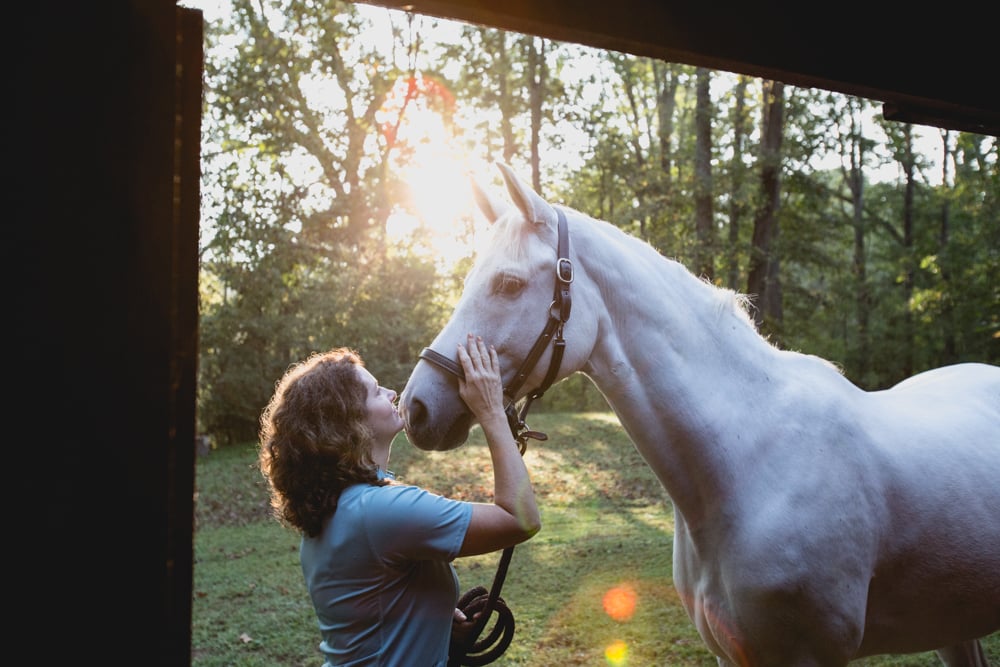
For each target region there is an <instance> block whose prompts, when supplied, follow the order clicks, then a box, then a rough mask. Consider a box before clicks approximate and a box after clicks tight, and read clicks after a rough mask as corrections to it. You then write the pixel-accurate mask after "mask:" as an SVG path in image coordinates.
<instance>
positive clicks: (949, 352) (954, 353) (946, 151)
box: [938, 130, 958, 364]
mask: <svg viewBox="0 0 1000 667" xmlns="http://www.w3.org/2000/svg"><path fill="white" fill-rule="evenodd" d="M941 143H942V145H943V152H942V159H941V190H942V192H943V193H944V201H942V202H941V230H940V232H939V234H938V264H939V266H940V268H941V294H942V300H941V321H942V325H943V328H944V341H943V345H942V350H941V353H942V360H941V361H942V363H943V364H953V363H955V362H956V361H958V346H957V345H956V344H955V313H954V307H953V304H952V298H951V258H950V256H949V248H948V246H949V243H950V240H951V196H950V192H951V189H952V188H953V187H954V184H951V183H950V179H949V176H948V164H949V162H950V161H951V160H952V156H953V151H952V148H951V145H950V144H951V133H950V132H948V131H947V130H944V131H942V132H941Z"/></svg>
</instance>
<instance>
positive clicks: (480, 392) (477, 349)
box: [458, 333, 503, 421]
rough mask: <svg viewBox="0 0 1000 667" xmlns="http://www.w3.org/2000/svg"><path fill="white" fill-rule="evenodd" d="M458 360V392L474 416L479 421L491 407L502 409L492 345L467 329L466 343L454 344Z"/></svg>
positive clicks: (497, 360)
mask: <svg viewBox="0 0 1000 667" xmlns="http://www.w3.org/2000/svg"><path fill="white" fill-rule="evenodd" d="M458 361H459V363H461V364H462V370H463V371H464V372H465V380H464V381H463V380H459V381H458V392H459V395H460V396H461V397H462V400H463V401H465V404H466V405H468V406H469V409H470V410H472V413H473V414H474V415H476V418H477V419H479V421H482V420H483V418H484V417H485V416H486V415H487V414H488V413H490V412H492V411H499V412H501V413H502V412H503V385H502V381H501V379H500V359H499V358H498V357H497V351H496V349H495V348H494V347H493V346H492V345H487V344H486V343H484V342H483V339H482V337H481V336H474V335H473V334H471V333H470V334H469V338H468V341H467V342H466V345H459V346H458Z"/></svg>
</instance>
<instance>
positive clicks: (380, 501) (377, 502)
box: [299, 484, 472, 667]
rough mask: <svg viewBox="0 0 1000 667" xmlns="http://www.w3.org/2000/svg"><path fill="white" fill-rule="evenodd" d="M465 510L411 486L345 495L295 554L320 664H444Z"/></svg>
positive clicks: (364, 488)
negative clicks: (323, 659)
mask: <svg viewBox="0 0 1000 667" xmlns="http://www.w3.org/2000/svg"><path fill="white" fill-rule="evenodd" d="M471 519H472V505H471V504H469V503H466V502H461V501H458V500H451V499H449V498H444V497H443V496H439V495H436V494H433V493H430V492H429V491H426V490H424V489H421V488H419V487H416V486H405V485H389V486H372V485H369V484H357V485H354V486H351V487H348V488H346V489H344V491H343V492H342V493H341V495H340V500H339V502H338V504H337V511H336V512H335V513H334V514H333V516H332V517H331V518H330V519H329V520H328V521H327V523H326V526H325V527H324V528H323V532H322V534H321V535H319V537H315V538H310V537H305V538H303V540H302V545H301V549H300V552H299V557H300V561H301V563H302V573H303V574H304V575H305V581H306V587H307V588H308V589H309V595H310V597H311V598H312V603H313V607H314V608H315V610H316V617H317V618H318V620H319V629H320V633H321V634H322V637H323V641H322V642H321V643H320V650H321V651H322V652H323V654H324V656H325V657H326V663H325V664H324V667H347V666H350V667H359V666H361V665H364V666H369V665H371V666H375V665H378V666H380V667H438V666H441V667H443V666H444V665H446V664H447V661H448V644H449V641H450V639H451V625H452V617H453V614H454V610H455V605H456V604H458V597H459V588H458V576H457V575H456V574H455V570H454V568H453V567H452V565H451V561H452V560H453V559H454V558H455V556H457V555H458V551H459V549H460V548H461V547H462V541H463V540H464V539H465V532H466V530H467V529H468V527H469V522H470V521H471Z"/></svg>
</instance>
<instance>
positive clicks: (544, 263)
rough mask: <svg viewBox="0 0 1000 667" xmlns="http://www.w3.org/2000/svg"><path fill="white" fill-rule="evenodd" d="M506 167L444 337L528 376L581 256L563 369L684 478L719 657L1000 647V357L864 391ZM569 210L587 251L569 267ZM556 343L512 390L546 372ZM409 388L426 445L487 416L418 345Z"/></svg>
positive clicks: (686, 550)
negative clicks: (483, 342) (478, 343)
mask: <svg viewBox="0 0 1000 667" xmlns="http://www.w3.org/2000/svg"><path fill="white" fill-rule="evenodd" d="M501 172H502V174H503V177H504V181H505V182H506V185H507V189H508V192H509V195H510V198H511V199H512V200H513V206H511V205H510V203H508V202H507V201H506V200H501V199H499V198H497V197H494V196H492V195H488V194H487V193H486V192H484V191H483V190H482V189H481V188H478V187H477V188H476V195H477V201H479V205H480V208H481V209H482V210H483V212H484V214H485V215H486V216H487V218H488V219H489V220H490V221H491V222H492V223H493V233H492V239H491V241H490V243H489V246H488V248H486V249H485V250H484V251H483V252H480V253H479V255H478V257H477V258H476V261H475V265H474V266H473V268H472V270H471V272H470V273H469V275H468V277H467V278H466V281H465V288H464V292H463V294H462V297H461V299H460V301H459V303H458V305H457V307H456V308H455V311H454V314H453V315H452V318H451V320H450V322H449V323H448V324H447V326H445V328H444V329H443V330H442V331H441V332H440V333H439V334H438V336H437V337H436V338H435V339H434V341H433V343H432V344H431V349H433V350H434V351H435V352H436V353H437V355H435V356H439V357H440V356H441V355H443V356H444V357H449V358H450V359H451V360H452V361H453V360H454V359H455V358H456V353H455V351H456V348H457V346H458V344H459V343H461V342H462V341H463V340H464V337H465V335H466V333H467V332H476V333H480V334H482V335H484V337H487V338H488V340H489V341H490V342H491V343H494V344H495V345H496V347H497V350H498V352H499V354H500V359H501V364H502V366H503V368H504V369H505V371H504V380H505V387H506V386H509V385H510V384H512V380H513V375H514V373H515V369H517V368H518V367H519V365H521V364H522V362H523V361H524V360H525V358H526V357H527V356H528V354H529V348H531V347H532V343H533V342H534V341H535V339H536V336H537V335H538V331H539V330H540V329H541V328H542V326H543V325H544V324H545V321H546V318H547V317H550V316H551V312H550V311H551V310H552V309H551V308H550V305H551V304H552V303H553V293H554V286H555V285H556V277H555V274H556V270H557V269H556V267H557V266H559V267H560V268H559V270H560V271H564V272H567V273H568V271H569V269H571V270H572V276H563V277H564V278H569V277H572V279H573V280H572V286H571V289H572V316H571V317H570V318H569V321H568V322H567V323H566V324H565V348H564V349H565V352H564V356H563V358H562V361H561V364H560V367H559V370H558V373H557V375H556V380H558V379H561V378H564V377H566V376H568V375H570V374H571V373H576V372H581V373H584V374H585V375H586V376H588V377H589V378H590V379H591V380H592V381H593V382H594V384H595V385H596V386H597V387H598V388H599V389H600V391H601V392H602V394H603V395H604V397H605V398H606V399H607V401H608V403H609V404H610V405H611V407H612V408H613V409H614V411H615V413H616V414H617V416H618V418H619V420H620V422H621V424H622V425H623V427H624V428H625V430H626V431H627V433H628V435H629V437H630V438H631V440H632V441H633V442H634V443H635V446H636V448H637V449H638V451H639V452H640V453H641V454H642V456H643V458H644V459H645V460H646V462H647V463H648V464H649V465H650V466H651V468H652V469H653V471H655V473H656V475H657V477H658V478H659V479H660V481H661V482H662V484H663V486H664V488H665V489H666V491H667V493H668V494H669V496H670V498H671V500H672V501H673V505H674V513H675V525H676V532H675V535H674V554H673V558H674V585H675V586H676V588H677V590H678V592H679V593H680V598H681V599H682V600H683V603H684V605H685V607H686V609H687V612H688V614H689V616H690V617H691V620H692V621H693V623H694V625H695V626H696V627H697V630H698V632H699V633H700V634H701V637H702V639H703V640H704V641H705V643H706V644H707V646H708V648H709V649H710V650H711V651H712V652H713V653H714V654H715V655H716V656H718V662H719V664H720V665H739V666H741V667H742V666H760V667H783V666H790V665H794V666H807V665H824V666H830V665H845V664H847V663H848V662H849V661H851V660H854V659H856V658H861V657H863V656H869V655H874V654H884V653H912V652H922V651H931V650H937V652H938V655H939V656H940V658H941V660H942V661H943V662H944V663H945V664H946V665H949V666H950V667H960V666H961V667H968V666H976V667H979V666H982V665H987V661H986V657H985V655H984V652H983V649H982V647H981V645H980V643H979V641H978V638H981V637H984V636H986V635H988V634H990V633H992V632H994V631H996V630H997V629H1000V367H996V366H991V365H987V364H975V363H968V364H959V365H954V366H948V367H944V368H939V369H937V370H932V371H928V372H925V373H921V374H919V375H916V376H914V377H912V378H910V379H908V380H906V381H904V382H901V383H899V384H898V385H896V386H895V387H893V388H891V389H887V390H885V391H872V392H867V391H863V390H861V389H859V388H858V387H857V386H855V385H853V384H852V383H851V382H849V381H848V380H847V379H845V378H844V376H843V375H842V374H841V373H840V372H839V371H838V370H837V369H836V368H835V367H834V366H833V365H831V364H830V363H828V362H826V361H824V360H822V359H820V358H817V357H814V356H809V355H805V354H799V353H797V352H790V351H782V350H779V349H776V348H775V347H774V346H772V345H771V344H769V343H768V342H767V341H766V340H765V339H764V338H763V337H762V336H761V335H760V334H759V333H758V332H757V331H756V329H755V328H754V326H753V324H752V322H751V321H750V319H749V318H748V317H747V314H746V312H745V309H744V307H743V304H742V300H741V298H740V297H739V296H737V295H735V294H734V293H732V292H730V291H727V290H724V289H719V288H717V287H714V286H712V285H710V284H708V283H706V282H704V281H702V280H700V279H698V278H696V277H695V276H694V275H692V274H691V273H690V272H688V271H687V270H686V269H685V268H684V267H683V266H682V265H680V264H678V263H677V262H674V261H671V260H668V259H666V258H664V257H663V256H662V255H660V254H658V253H657V251H656V250H654V249H653V248H652V247H651V246H649V245H647V244H645V243H643V242H642V241H640V240H638V239H636V238H633V237H630V236H629V235H627V234H625V233H624V232H622V231H621V230H619V229H618V228H616V227H614V226H612V225H610V224H608V223H606V222H603V221H599V220H595V219H592V218H590V217H588V216H586V215H584V214H581V213H580V212H578V211H574V210H572V209H569V208H565V207H555V206H553V205H551V204H549V203H548V202H546V201H545V200H544V199H542V198H541V197H540V196H539V195H538V194H537V193H536V192H534V191H533V190H532V189H531V188H530V187H529V186H527V185H526V184H525V183H523V182H522V181H521V180H519V179H518V177H517V176H516V175H515V174H514V173H513V172H512V171H511V170H510V168H509V167H506V166H505V165H501ZM560 215H562V216H564V217H565V219H566V226H565V227H566V229H567V230H568V235H569V248H570V249H569V255H568V257H566V258H564V259H567V260H568V262H559V263H558V264H557V256H556V255H557V253H556V248H557V235H558V224H557V221H558V218H559V216H560ZM569 262H571V263H572V266H571V267H570V265H569ZM566 282H567V284H568V281H566ZM556 291H558V290H557V289H556ZM552 354H553V353H552V346H548V348H547V349H546V350H545V352H544V354H543V355H542V356H541V357H540V358H539V359H538V363H537V364H534V368H532V369H529V370H530V372H529V373H528V375H527V377H526V378H525V382H524V383H523V384H522V383H518V384H521V386H522V387H523V388H522V389H519V390H518V391H517V394H518V395H517V396H513V397H511V398H521V397H522V396H524V395H525V394H526V393H527V392H528V391H530V389H531V388H532V387H537V386H538V385H539V384H541V383H542V382H543V380H542V378H543V376H544V375H545V372H546V369H547V368H548V365H549V361H550V358H551V356H552ZM430 361H435V360H434V359H431V360H430ZM445 365H447V360H446V361H445ZM543 391H544V390H543ZM400 405H401V408H402V412H403V414H404V416H405V419H406V432H407V436H408V438H409V440H410V442H412V443H413V444H414V445H415V446H417V447H419V448H422V449H425V450H448V449H453V448H455V447H458V446H460V445H461V444H462V443H464V442H465V440H466V438H467V436H468V432H469V428H470V427H471V425H472V418H471V415H470V413H469V411H468V410H467V409H466V407H465V405H464V404H463V402H462V400H461V398H460V397H459V395H458V393H457V390H456V383H455V381H454V379H453V378H450V377H449V376H448V374H447V373H444V372H442V367H441V365H440V364H439V363H438V362H435V363H427V360H426V357H425V358H424V360H421V361H419V362H418V363H417V365H416V367H415V368H414V370H413V373H412V375H411V377H410V379H409V380H408V382H407V385H406V388H405V390H404V391H403V393H402V396H401V399H400Z"/></svg>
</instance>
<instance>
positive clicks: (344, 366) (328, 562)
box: [260, 334, 541, 667]
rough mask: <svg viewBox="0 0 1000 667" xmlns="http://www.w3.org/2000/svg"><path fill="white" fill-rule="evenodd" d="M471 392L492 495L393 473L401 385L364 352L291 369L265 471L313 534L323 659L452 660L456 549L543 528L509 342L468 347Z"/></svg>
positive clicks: (276, 405)
mask: <svg viewBox="0 0 1000 667" xmlns="http://www.w3.org/2000/svg"><path fill="white" fill-rule="evenodd" d="M458 358H459V361H460V363H461V364H462V368H463V370H464V371H465V380H460V381H459V391H460V394H461V396H462V399H463V400H464V401H465V402H466V404H467V405H468V406H469V409H470V410H471V411H472V413H473V415H474V416H475V417H476V419H477V420H478V422H479V424H480V425H481V427H482V429H483V433H484V434H485V435H486V442H487V444H488V445H489V450H490V457H491V459H492V462H493V484H494V497H493V503H469V502H463V501H458V500H452V499H449V498H444V497H442V496H439V495H436V494H433V493H430V492H429V491H426V490H424V489H420V488H418V487H415V486H408V485H403V484H398V483H394V482H392V481H391V478H392V473H390V472H388V463H389V453H390V448H391V447H392V441H393V439H394V438H395V437H396V435H397V434H398V433H399V432H400V431H401V430H402V429H403V425H404V424H403V419H402V418H401V417H400V415H399V413H398V412H397V410H396V406H395V401H396V392H394V391H392V390H391V389H386V388H384V387H380V386H379V384H378V381H377V380H376V379H375V377H374V376H372V374H371V373H370V372H369V371H368V370H367V369H366V368H365V367H364V365H363V362H362V361H361V358H360V357H359V356H358V355H357V354H356V353H355V352H353V351H351V350H349V349H346V348H338V349H334V350H331V351H329V352H326V353H324V354H316V355H313V356H311V357H310V358H309V359H307V360H306V361H304V362H302V363H300V364H297V365H295V366H293V367H291V368H290V369H289V370H288V372H286V373H285V375H284V377H282V379H281V380H280V381H279V383H278V385H277V387H276V390H275V392H274V396H273V397H272V398H271V401H270V402H269V403H268V405H267V407H266V408H265V409H264V412H263V415H262V416H261V429H260V468H261V472H263V474H264V477H265V479H266V480H267V482H268V485H269V488H270V493H271V506H272V509H273V511H274V514H275V516H276V517H277V518H278V520H279V521H281V522H283V523H285V524H287V525H290V526H292V527H294V528H296V529H297V530H298V531H299V532H300V533H301V534H302V543H301V548H300V552H299V557H300V562H301V564H302V573H303V575H304V576H305V582H306V586H307V588H308V589H309V595H310V597H311V598H312V603H313V607H314V609H315V611H316V616H317V618H318V620H319V627H320V633H321V635H322V642H321V643H320V650H321V651H322V652H323V654H324V656H325V658H326V662H325V664H324V667H334V666H338V665H351V666H352V667H353V666H356V665H386V666H390V667H394V666H401V667H410V666H413V667H437V666H441V667H443V666H444V665H446V664H447V660H448V646H449V640H450V637H451V632H452V624H453V622H454V623H455V626H456V627H455V630H456V632H462V631H465V632H467V631H468V629H469V627H470V626H471V625H472V623H473V620H474V619H466V618H465V616H464V614H462V612H461V611H459V610H458V609H456V608H455V605H456V604H457V602H458V594H459V588H458V578H457V576H456V574H455V570H454V568H453V567H452V565H451V561H452V560H453V559H454V558H456V557H461V556H473V555H476V554H482V553H487V552H491V551H497V550H499V549H505V548H507V547H510V546H513V545H515V544H518V543H520V542H523V541H525V540H527V539H528V538H530V537H531V536H532V535H534V534H535V533H537V532H538V530H539V528H540V527H541V523H540V518H539V513H538V506H537V504H536V503H535V494H534V490H533V489H532V486H531V480H530V479H529V477H528V471H527V469H526V468H525V465H524V460H523V459H522V458H521V454H520V451H519V450H518V447H517V443H516V442H515V441H514V439H513V437H512V436H511V433H510V428H509V426H508V423H507V418H506V416H505V415H504V412H503V388H502V385H501V380H500V363H499V360H498V359H497V353H496V350H495V349H494V348H493V347H492V346H487V345H486V344H485V343H484V342H483V340H482V338H480V337H478V336H473V335H472V334H469V338H468V341H467V342H466V345H464V346H463V345H459V346H458Z"/></svg>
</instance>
